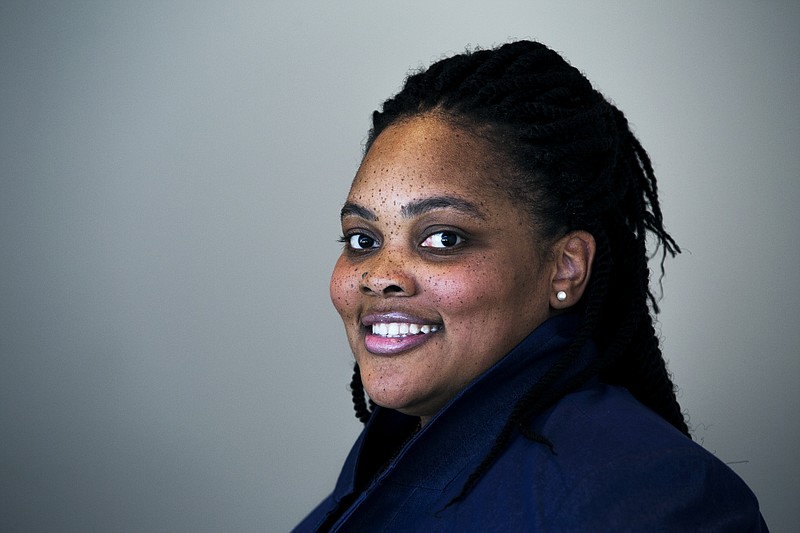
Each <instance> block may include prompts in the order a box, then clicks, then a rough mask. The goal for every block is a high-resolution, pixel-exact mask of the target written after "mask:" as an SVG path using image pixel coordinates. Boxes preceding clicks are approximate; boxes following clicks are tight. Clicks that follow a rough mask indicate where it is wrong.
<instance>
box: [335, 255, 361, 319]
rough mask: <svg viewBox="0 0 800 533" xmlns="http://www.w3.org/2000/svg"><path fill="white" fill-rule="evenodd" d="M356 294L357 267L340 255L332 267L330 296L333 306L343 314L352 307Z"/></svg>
mask: <svg viewBox="0 0 800 533" xmlns="http://www.w3.org/2000/svg"><path fill="white" fill-rule="evenodd" d="M357 295H358V269H357V268H355V267H353V266H352V265H348V264H347V261H346V260H345V259H344V258H343V257H340V258H339V260H338V261H337V262H336V266H334V267H333V273H332V274H331V282H330V297H331V302H332V303H333V306H334V307H335V308H336V310H337V311H338V312H339V314H340V315H342V316H344V315H346V314H348V312H349V311H350V310H351V309H352V308H353V306H354V305H355V302H356V296H357Z"/></svg>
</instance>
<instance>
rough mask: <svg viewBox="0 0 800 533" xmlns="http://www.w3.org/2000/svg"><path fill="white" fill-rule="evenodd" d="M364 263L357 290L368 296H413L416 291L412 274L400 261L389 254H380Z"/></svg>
mask: <svg viewBox="0 0 800 533" xmlns="http://www.w3.org/2000/svg"><path fill="white" fill-rule="evenodd" d="M381 255H382V257H376V258H375V259H374V260H373V261H369V262H368V263H364V264H363V266H364V272H363V273H362V274H361V281H360V282H359V287H358V288H359V290H360V291H361V293H362V294H366V295H368V296H383V297H390V296H413V295H414V294H415V293H416V291H417V286H416V282H415V281H414V276H413V273H412V272H410V271H409V269H408V267H407V266H406V265H405V264H404V262H403V261H402V260H400V259H399V258H397V257H392V256H390V254H388V253H386V254H381Z"/></svg>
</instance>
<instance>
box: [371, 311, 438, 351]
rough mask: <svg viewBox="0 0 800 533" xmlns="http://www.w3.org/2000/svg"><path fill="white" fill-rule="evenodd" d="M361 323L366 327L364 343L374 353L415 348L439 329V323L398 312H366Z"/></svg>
mask: <svg viewBox="0 0 800 533" xmlns="http://www.w3.org/2000/svg"><path fill="white" fill-rule="evenodd" d="M361 323H362V324H363V325H364V326H366V327H367V328H368V330H367V331H368V333H366V336H365V339H364V345H365V347H366V348H367V351H369V352H371V353H374V354H395V353H400V352H404V351H406V350H410V349H412V348H416V347H417V346H419V345H421V344H423V343H425V342H427V341H428V340H429V339H430V338H431V337H432V336H433V334H434V333H436V332H438V331H439V330H440V329H441V324H437V323H435V322H432V321H428V320H425V319H422V318H419V317H414V316H412V315H409V314H406V313H400V312H388V313H372V314H368V315H365V316H364V317H363V318H362V320H361Z"/></svg>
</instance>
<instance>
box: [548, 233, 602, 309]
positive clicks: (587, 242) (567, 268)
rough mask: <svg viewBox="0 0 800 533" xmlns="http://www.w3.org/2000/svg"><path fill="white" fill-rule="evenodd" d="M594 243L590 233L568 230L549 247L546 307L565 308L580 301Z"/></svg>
mask: <svg viewBox="0 0 800 533" xmlns="http://www.w3.org/2000/svg"><path fill="white" fill-rule="evenodd" d="M595 249H596V244H595V240H594V237H593V236H592V235H591V233H589V232H586V231H582V230H580V231H571V232H569V233H568V234H567V235H565V236H564V237H562V238H561V239H559V240H558V242H556V244H555V245H554V247H553V252H554V254H555V264H554V269H553V279H552V288H551V295H550V306H551V307H552V308H554V309H567V308H569V307H571V306H573V305H575V304H576V303H578V301H579V300H580V299H581V297H582V296H583V293H584V291H585V290H586V287H587V285H588V284H589V278H590V276H591V270H592V261H593V260H594V253H595Z"/></svg>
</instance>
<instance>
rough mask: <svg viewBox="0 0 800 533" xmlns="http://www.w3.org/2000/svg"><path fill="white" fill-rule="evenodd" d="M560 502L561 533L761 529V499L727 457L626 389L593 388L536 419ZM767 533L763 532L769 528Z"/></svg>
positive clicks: (555, 519)
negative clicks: (549, 448) (590, 527)
mask: <svg viewBox="0 0 800 533" xmlns="http://www.w3.org/2000/svg"><path fill="white" fill-rule="evenodd" d="M534 426H535V429H536V431H537V432H539V433H540V434H542V435H543V436H545V437H546V438H548V439H550V440H551V442H552V443H553V445H554V450H555V454H550V457H548V458H547V459H546V461H547V468H548V470H549V476H550V477H551V478H552V479H556V480H557V482H556V485H557V488H558V493H559V494H560V497H559V499H558V501H553V502H552V503H553V507H552V508H551V509H550V510H549V512H548V517H547V519H546V521H547V522H548V523H549V524H550V525H551V526H552V527H553V529H555V530H558V531H580V530H583V529H584V528H585V527H586V524H587V520H591V523H593V524H596V527H595V530H596V531H642V530H645V529H648V530H651V531H676V530H678V531H695V530H703V531H761V529H760V527H761V525H763V522H762V520H761V515H760V512H759V510H758V503H757V501H756V498H755V496H754V495H753V493H752V492H751V491H750V489H749V488H748V487H747V486H746V485H745V483H744V482H743V481H742V480H741V479H740V478H739V477H738V476H737V475H736V474H735V473H734V472H733V471H732V470H731V469H730V468H729V467H728V466H727V465H725V464H724V463H723V462H722V461H721V460H719V459H718V458H717V457H715V456H714V455H713V454H711V453H710V452H708V451H707V450H705V449H704V448H702V447H701V446H699V445H698V444H697V443H695V442H693V441H692V440H691V439H689V438H688V437H686V436H685V435H683V434H682V433H680V432H679V431H677V430H676V429H675V428H673V427H672V426H671V425H669V424H668V423H667V422H665V421H664V420H663V419H662V418H661V417H660V416H658V415H657V414H655V413H653V412H652V411H650V410H649V409H648V408H646V407H645V406H643V405H642V404H641V403H639V402H638V401H637V400H635V399H634V398H633V397H632V396H631V395H630V394H629V393H628V392H627V391H626V390H625V389H622V388H620V387H613V386H607V385H602V384H595V385H594V386H592V387H589V388H586V389H584V390H581V391H578V392H576V393H574V394H570V395H568V396H566V397H565V398H564V399H563V400H562V401H560V402H559V403H558V404H557V405H556V406H554V407H553V408H552V409H551V410H550V411H549V412H547V413H545V414H544V415H543V416H542V417H540V418H539V419H538V420H537V421H535V422H534ZM764 530H765V529H764Z"/></svg>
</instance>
